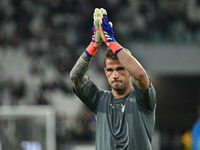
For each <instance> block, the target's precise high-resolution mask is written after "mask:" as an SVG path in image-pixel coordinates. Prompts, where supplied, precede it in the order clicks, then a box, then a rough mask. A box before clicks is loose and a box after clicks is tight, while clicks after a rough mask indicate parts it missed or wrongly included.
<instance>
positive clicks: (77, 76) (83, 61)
mask: <svg viewBox="0 0 200 150" xmlns="http://www.w3.org/2000/svg"><path fill="white" fill-rule="evenodd" d="M91 61H92V57H90V56H88V55H87V54H85V52H84V53H83V54H82V55H81V56H80V57H79V59H78V61H77V62H76V64H75V65H74V67H73V68H72V70H71V72H70V78H71V80H72V82H73V85H74V88H75V89H76V90H79V89H81V88H83V87H84V86H85V85H86V84H87V83H88V81H89V77H88V76H87V75H85V74H86V72H87V70H88V68H89V66H90V62H91Z"/></svg>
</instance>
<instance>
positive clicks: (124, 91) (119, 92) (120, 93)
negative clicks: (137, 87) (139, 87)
mask: <svg viewBox="0 0 200 150" xmlns="http://www.w3.org/2000/svg"><path fill="white" fill-rule="evenodd" d="M132 88H133V87H132V84H129V85H128V86H127V87H126V88H124V89H122V90H117V91H116V90H114V89H112V94H113V96H114V98H116V99H118V98H122V97H124V96H125V95H127V94H128V93H129V92H130V91H131V89H132Z"/></svg>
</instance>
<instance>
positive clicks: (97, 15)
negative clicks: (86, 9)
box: [85, 8, 103, 56]
mask: <svg viewBox="0 0 200 150" xmlns="http://www.w3.org/2000/svg"><path fill="white" fill-rule="evenodd" d="M102 18H103V14H102V11H101V10H100V9H98V8H96V9H95V11H94V13H93V19H94V25H93V27H92V32H93V36H92V41H91V42H90V44H89V46H88V47H87V48H86V50H85V53H86V54H87V55H89V56H94V55H95V53H96V52H97V49H98V48H99V46H100V45H101V42H102V39H101V35H100V32H101V31H100V27H101V24H102Z"/></svg>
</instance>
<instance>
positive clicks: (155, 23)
mask: <svg viewBox="0 0 200 150" xmlns="http://www.w3.org/2000/svg"><path fill="white" fill-rule="evenodd" d="M95 7H104V8H105V9H107V10H108V14H110V15H108V17H109V18H110V20H111V21H112V22H113V24H114V29H115V33H117V34H116V36H115V37H116V39H117V40H118V41H121V43H123V42H125V40H124V39H129V40H133V41H140V40H142V41H152V42H160V41H172V42H188V43H191V42H197V43H198V42H200V28H199V25H200V1H199V0H190V1H187V0H165V1H159V0H143V1H140V0H109V1H107V0H97V1H93V0H85V1H83V0H1V1H0V105H20V104H29V105H51V103H52V100H51V98H50V97H49V96H48V93H49V92H51V93H54V92H55V93H56V92H58V91H59V92H60V93H62V94H63V95H64V96H65V97H68V95H71V94H72V87H71V84H69V82H70V81H69V79H68V76H69V75H68V74H69V71H70V70H71V67H72V66H73V65H74V63H75V61H76V60H77V58H78V56H79V55H80V53H82V51H83V50H84V49H85V48H86V46H87V45H88V44H89V42H90V40H91V38H90V37H91V35H92V32H91V28H92V22H93V21H92V15H91V14H92V13H93V11H94V8H95ZM119 35H120V36H119ZM15 58H18V59H15ZM19 60H20V61H19ZM102 65H103V64H97V66H98V67H96V69H98V68H102ZM23 67H24V68H23ZM99 72H101V71H99ZM101 75H102V76H103V72H102V74H100V76H101ZM55 101H56V100H55ZM83 113H84V114H87V115H81V116H78V117H80V118H81V119H78V120H79V121H80V122H79V127H81V126H82V125H83V124H85V125H84V126H85V128H87V126H91V125H92V127H90V128H88V130H90V131H91V132H94V129H93V127H94V125H95V123H94V122H93V121H94V120H93V118H92V116H91V115H90V114H88V112H87V110H85V109H83ZM85 116H87V117H85ZM62 118H63V117H58V118H57V120H58V123H60V124H59V125H63V124H62V122H63V121H62ZM60 119H61V120H60ZM64 119H65V117H64ZM59 125H58V126H59ZM63 126H64V128H65V130H62V133H61V131H58V132H57V133H59V134H58V136H59V137H58V139H61V138H62V139H61V140H60V141H62V140H63V139H65V138H66V135H67V136H68V139H71V140H73V138H76V139H80V140H85V138H82V137H88V140H92V139H93V137H91V136H89V135H88V132H84V130H80V129H79V128H78V127H77V126H75V127H74V128H73V129H72V131H71V128H70V129H68V128H67V127H65V123H64V125H63ZM77 128H78V129H79V130H78V131H77ZM60 129H62V128H60ZM63 132H64V133H63ZM69 133H70V134H69ZM85 134H87V135H85ZM91 135H92V134H91ZM78 137H79V138H78ZM86 139H87V138H86Z"/></svg>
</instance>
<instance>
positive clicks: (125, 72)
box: [70, 9, 156, 150]
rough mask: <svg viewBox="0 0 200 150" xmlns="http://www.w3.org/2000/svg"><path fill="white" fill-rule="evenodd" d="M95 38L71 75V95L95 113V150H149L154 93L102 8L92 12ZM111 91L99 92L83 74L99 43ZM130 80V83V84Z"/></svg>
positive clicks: (154, 103)
mask: <svg viewBox="0 0 200 150" xmlns="http://www.w3.org/2000/svg"><path fill="white" fill-rule="evenodd" d="M93 31H94V36H93V38H92V42H91V43H90V45H89V46H88V47H87V48H86V50H85V52H84V53H83V54H82V55H81V56H80V58H79V59H78V61H77V63H76V64H75V66H74V67H73V69H72V70H71V73H70V78H71V80H72V82H73V86H74V92H75V94H76V95H77V96H78V97H79V98H80V100H81V101H82V102H83V103H84V104H85V105H86V106H87V107H88V108H89V109H90V110H91V111H92V112H93V113H94V115H95V118H96V121H97V126H96V149H97V150H151V149H152V148H151V138H152V133H153V129H154V125H155V107H156V106H155V105H156V96H155V90H154V88H153V85H152V83H151V81H150V80H149V78H148V76H147V73H146V72H145V70H144V68H143V67H142V66H141V64H140V63H139V62H138V61H137V60H136V59H135V58H134V57H133V56H132V55H131V54H130V51H128V50H127V49H125V48H123V47H122V46H121V45H120V44H119V43H117V41H116V40H115V39H114V37H113V36H114V32H113V29H112V24H111V23H109V22H108V19H107V13H106V11H105V10H104V9H95V12H94V26H93ZM102 41H103V42H105V43H106V45H107V46H108V47H109V48H108V51H107V52H106V54H105V60H104V61H105V68H104V71H105V74H106V77H107V79H108V82H109V84H110V86H111V91H105V90H102V89H99V88H98V87H97V86H96V85H95V84H94V83H93V82H92V81H91V80H90V78H89V77H88V76H87V75H86V72H87V70H88V68H89V65H90V63H91V61H92V58H93V56H94V55H95V53H96V51H97V49H98V47H99V46H100V44H101V42H102ZM132 81H133V84H132Z"/></svg>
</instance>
